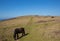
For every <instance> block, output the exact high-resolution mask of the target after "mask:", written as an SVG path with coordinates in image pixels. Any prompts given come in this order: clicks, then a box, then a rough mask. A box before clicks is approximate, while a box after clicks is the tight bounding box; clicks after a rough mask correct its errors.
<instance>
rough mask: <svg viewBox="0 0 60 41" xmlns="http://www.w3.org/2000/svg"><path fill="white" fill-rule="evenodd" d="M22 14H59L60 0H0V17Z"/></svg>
mask: <svg viewBox="0 0 60 41" xmlns="http://www.w3.org/2000/svg"><path fill="white" fill-rule="evenodd" d="M24 15H43V16H47V15H51V16H60V0H0V18H1V19H5V18H12V17H18V16H24Z"/></svg>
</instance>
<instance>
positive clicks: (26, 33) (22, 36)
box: [17, 33, 29, 40]
mask: <svg viewBox="0 0 60 41" xmlns="http://www.w3.org/2000/svg"><path fill="white" fill-rule="evenodd" d="M28 34H29V33H26V34H25V35H23V36H21V37H19V38H18V39H21V38H22V37H25V36H27V35H28ZM18 39H17V40H18Z"/></svg>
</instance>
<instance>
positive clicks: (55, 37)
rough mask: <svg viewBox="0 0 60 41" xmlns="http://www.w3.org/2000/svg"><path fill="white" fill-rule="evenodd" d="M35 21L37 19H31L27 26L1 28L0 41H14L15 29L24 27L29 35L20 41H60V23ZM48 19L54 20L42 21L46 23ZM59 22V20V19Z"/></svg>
mask: <svg viewBox="0 0 60 41" xmlns="http://www.w3.org/2000/svg"><path fill="white" fill-rule="evenodd" d="M40 18H41V17H40ZM23 19H24V18H23ZM34 19H35V17H29V20H28V22H27V23H26V24H16V25H11V26H3V25H2V26H0V41H14V39H13V31H14V29H15V28H17V27H21V26H23V27H24V28H25V32H26V33H29V34H28V35H26V36H24V37H22V38H21V39H18V41H60V23H59V22H57V21H50V22H48V21H47V22H44V23H36V22H37V21H39V18H38V20H34ZM36 19H37V17H36ZM46 19H47V20H52V19H51V18H50V19H49V18H43V19H42V20H43V21H44V20H45V21H46ZM18 20H19V19H18ZM54 20H56V19H54ZM57 20H59V18H58V19H57ZM11 21H12V20H11ZM8 24H9V23H8ZM10 24H11V23H10Z"/></svg>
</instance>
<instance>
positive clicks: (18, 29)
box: [14, 28, 25, 40]
mask: <svg viewBox="0 0 60 41" xmlns="http://www.w3.org/2000/svg"><path fill="white" fill-rule="evenodd" d="M19 33H22V36H24V35H25V30H24V28H16V29H15V30H14V40H17V39H18V38H19V35H18V34H19Z"/></svg>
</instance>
